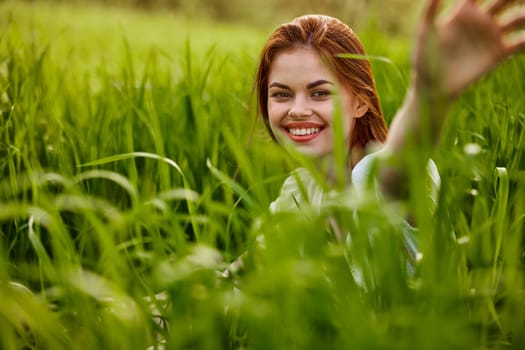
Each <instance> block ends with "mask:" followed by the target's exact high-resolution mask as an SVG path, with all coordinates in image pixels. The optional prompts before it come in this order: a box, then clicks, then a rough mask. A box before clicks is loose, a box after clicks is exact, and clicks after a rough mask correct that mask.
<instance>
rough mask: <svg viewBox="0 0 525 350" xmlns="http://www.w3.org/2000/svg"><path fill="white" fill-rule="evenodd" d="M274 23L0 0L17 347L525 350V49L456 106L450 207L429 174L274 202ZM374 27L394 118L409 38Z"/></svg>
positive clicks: (6, 255) (449, 129)
mask: <svg viewBox="0 0 525 350" xmlns="http://www.w3.org/2000/svg"><path fill="white" fill-rule="evenodd" d="M174 3H175V2H174ZM177 3H178V2H177ZM210 3H211V2H210ZM232 3H239V4H240V3H241V2H239V1H233V2H232ZM270 3H272V4H273V3H274V2H270ZM311 3H312V4H313V2H308V6H314V5H312V4H311ZM327 3H332V2H327ZM333 3H336V2H335V1H334V2H333ZM356 3H357V2H356ZM181 4H182V2H181ZM185 4H187V5H188V4H189V2H187V3H185ZM305 6H306V5H305ZM310 10H311V11H310ZM315 10H316V9H315V8H313V7H312V8H311V9H310V8H309V9H308V11H307V12H314V11H315ZM319 11H321V8H319ZM319 11H315V12H319ZM414 11H415V10H414ZM196 18H199V19H196ZM348 21H349V23H350V24H351V25H352V23H353V22H351V19H348ZM274 24H275V23H273V22H272V21H269V22H267V23H266V24H261V25H260V26H254V25H248V24H246V23H236V24H234V23H227V22H226V21H220V22H210V21H209V19H204V18H200V17H199V16H193V17H188V16H187V15H185V14H184V11H181V12H177V11H175V12H172V11H165V10H161V11H152V10H150V12H143V11H137V10H133V9H129V8H127V9H120V10H119V9H118V8H116V7H101V6H98V5H97V6H88V5H86V3H85V2H84V3H80V2H75V3H74V4H67V3H66V2H54V3H39V2H32V3H28V2H14V1H8V2H0V29H1V30H0V32H1V34H0V349H155V348H166V349H221V348H224V349H320V348H322V349H331V348H334V349H336V348H337V349H348V348H351V349H365V348H366V349H523V348H525V275H524V262H525V255H524V249H523V248H524V237H525V226H524V219H525V153H524V152H525V132H524V126H525V99H524V98H523V96H525V83H524V80H523V76H524V73H525V72H524V70H525V68H524V67H525V64H524V63H525V60H524V58H523V57H516V58H514V59H512V60H511V61H509V62H508V63H506V64H505V65H504V66H502V67H501V68H499V69H498V70H497V71H496V72H495V73H494V74H492V75H490V76H489V77H487V78H486V79H484V80H483V81H481V82H480V83H479V84H477V85H476V86H474V87H473V88H472V89H471V90H469V91H468V92H467V93H466V94H465V95H464V96H463V97H462V98H461V100H460V101H458V103H457V104H456V105H455V107H454V111H453V112H452V113H451V114H452V115H451V118H450V120H449V122H448V124H447V126H446V130H445V133H444V136H443V139H442V142H441V145H440V147H439V149H438V150H437V151H436V153H435V154H433V156H432V158H433V159H434V160H435V161H436V163H437V164H438V167H439V169H440V174H441V178H442V186H441V188H440V191H439V196H438V197H439V201H438V204H437V209H436V212H435V214H434V216H430V214H429V213H428V211H427V210H426V209H427V208H426V205H425V203H426V202H425V200H426V198H425V197H426V196H425V195H424V193H422V192H423V191H418V190H417V189H418V188H419V187H418V186H420V185H421V184H420V182H419V181H413V184H412V185H411V186H413V191H412V193H414V194H413V196H412V197H411V198H410V200H409V201H407V202H406V203H391V204H388V205H387V204H384V203H377V202H376V201H374V200H372V199H371V198H367V197H366V196H365V197H364V198H348V196H345V193H341V194H340V195H341V197H340V198H339V200H338V201H334V202H333V203H327V204H326V205H325V206H324V207H323V208H322V209H321V210H320V211H319V212H309V211H304V212H301V213H297V214H282V215H269V213H268V205H269V203H270V202H271V201H272V200H273V199H274V198H275V197H276V195H277V193H278V190H279V187H280V185H281V183H282V181H283V179H284V178H285V177H286V175H287V173H288V172H289V171H290V169H291V168H292V166H294V165H295V161H293V160H290V159H289V157H287V156H286V155H283V152H282V150H280V149H279V148H278V147H277V146H275V145H274V144H273V143H272V142H271V140H269V139H268V137H266V135H265V131H264V130H263V126H262V124H261V123H259V122H258V121H256V111H255V109H256V108H255V104H254V100H253V94H252V87H253V82H254V71H255V65H256V62H257V58H258V54H259V50H260V49H261V47H262V43H263V41H264V39H265V37H266V36H267V35H268V33H269V32H270V30H271V29H272V28H273V25H274ZM358 27H359V28H360V30H359V35H360V37H361V38H362V40H363V42H364V43H365V45H366V46H367V48H368V51H369V53H370V54H371V55H375V56H383V57H387V58H388V59H389V60H390V61H391V62H393V63H391V64H388V63H385V62H383V61H374V62H373V67H374V71H375V75H376V79H377V84H378V88H379V92H380V96H381V98H382V104H383V109H384V111H385V114H386V115H387V119H388V120H390V118H391V116H392V115H393V114H394V112H395V110H396V108H397V106H399V104H400V103H401V100H402V98H403V94H404V92H405V89H406V80H407V78H406V77H407V61H408V58H407V57H408V54H409V47H410V46H409V39H408V38H409V37H408V36H403V35H400V36H393V35H391V32H388V31H386V32H385V31H384V29H383V28H382V27H381V26H378V25H377V23H376V25H374V24H367V23H363V24H360V25H359V26H358ZM413 156H414V157H417V156H418V155H417V152H414V154H413ZM414 159H416V158H414ZM405 210H407V211H410V212H412V213H414V215H415V219H416V221H417V222H418V223H419V225H418V227H419V229H418V233H417V234H418V240H419V242H420V248H421V251H422V256H421V257H419V258H420V261H419V264H418V266H417V268H416V271H415V272H411V271H408V270H407V267H406V266H405V265H404V264H402V263H400V260H399V254H400V252H401V251H402V250H403V247H402V238H401V233H400V232H399V231H400V230H399V226H398V225H397V223H396V222H395V220H394V219H393V218H394V217H396V215H392V213H398V214H399V213H403V212H404V211H405ZM328 218H336V219H337V220H338V221H339V223H340V225H341V227H342V228H343V229H345V230H348V231H349V232H351V233H352V245H351V246H350V245H347V244H345V243H343V242H338V241H336V240H334V239H331V238H330V237H331V236H330V232H329V229H327V225H326V222H327V220H328ZM356 218H359V220H356ZM372 233H373V234H372ZM372 235H373V237H374V239H370V237H372ZM261 237H264V240H262V239H261ZM241 255H242V256H243V257H244V259H243V260H242V264H241V263H240V261H237V260H236V259H237V258H238V257H239V256H241ZM232 262H234V263H233V264H231V263H232ZM355 266H359V267H360V271H361V273H362V275H361V280H362V281H363V282H364V283H361V284H359V283H356V279H355V278H354V276H355V275H356V272H355ZM363 284H364V286H363Z"/></svg>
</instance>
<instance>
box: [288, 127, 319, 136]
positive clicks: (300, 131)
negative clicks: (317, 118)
mask: <svg viewBox="0 0 525 350" xmlns="http://www.w3.org/2000/svg"><path fill="white" fill-rule="evenodd" d="M319 131H321V128H297V129H295V128H294V129H292V128H290V129H288V132H289V133H290V134H292V135H294V136H305V135H311V134H317V133H318V132H319Z"/></svg>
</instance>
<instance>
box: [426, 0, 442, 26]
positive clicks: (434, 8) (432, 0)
mask: <svg viewBox="0 0 525 350" xmlns="http://www.w3.org/2000/svg"><path fill="white" fill-rule="evenodd" d="M440 2H441V1H440V0H429V1H428V3H427V8H426V10H425V16H424V19H425V22H427V23H431V22H433V21H434V20H435V19H436V16H437V13H438V9H439V3H440Z"/></svg>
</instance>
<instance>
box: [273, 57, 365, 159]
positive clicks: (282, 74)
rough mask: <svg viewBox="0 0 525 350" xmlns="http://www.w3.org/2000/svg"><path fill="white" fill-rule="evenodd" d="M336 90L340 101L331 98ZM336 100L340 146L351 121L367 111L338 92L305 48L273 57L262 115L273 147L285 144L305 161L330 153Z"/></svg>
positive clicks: (333, 78)
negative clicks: (265, 109) (307, 157)
mask: <svg viewBox="0 0 525 350" xmlns="http://www.w3.org/2000/svg"><path fill="white" fill-rule="evenodd" d="M339 91H341V93H342V94H341V97H340V99H337V98H336V95H337V94H338V93H339ZM336 101H341V103H342V106H341V107H342V108H341V115H342V118H343V120H342V126H343V128H342V131H343V136H344V140H345V144H346V145H350V135H351V132H352V128H353V126H354V119H355V118H359V117H361V116H363V115H364V114H365V112H366V111H367V110H368V106H367V104H366V103H364V102H363V101H361V100H359V99H358V98H357V97H356V96H355V95H354V94H353V93H351V92H350V91H348V90H347V89H344V88H341V89H340V87H339V84H338V81H337V78H336V76H335V75H334V73H332V71H331V70H330V69H329V68H328V66H327V65H326V64H325V63H323V61H322V59H321V57H320V56H319V54H318V53H317V52H316V51H314V50H312V49H310V48H304V47H300V48H291V49H287V50H284V51H282V52H280V53H278V54H277V55H276V56H275V58H274V61H273V62H272V64H271V66H270V74H269V77H268V116H269V121H270V127H271V130H272V132H273V133H274V135H275V137H276V138H277V140H278V141H279V142H281V143H282V142H283V140H286V139H288V140H289V141H291V142H292V143H293V144H294V145H295V146H296V147H297V149H298V150H299V152H301V153H303V154H306V155H310V156H315V157H318V156H325V155H328V154H331V153H332V150H333V146H334V141H333V135H334V122H335V120H334V117H335V116H334V114H335V113H334V112H335V110H336V108H335V106H334V105H335V103H336Z"/></svg>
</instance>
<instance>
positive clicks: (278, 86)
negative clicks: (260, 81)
mask: <svg viewBox="0 0 525 350" xmlns="http://www.w3.org/2000/svg"><path fill="white" fill-rule="evenodd" d="M323 84H331V85H334V83H333V82H331V81H329V80H323V79H321V80H316V81H314V82H311V83H309V84H308V85H306V88H307V89H312V88H314V87H317V86H319V85H323ZM272 87H277V88H281V89H290V87H289V86H288V85H285V84H281V83H277V82H274V83H271V84H270V85H269V86H268V88H272Z"/></svg>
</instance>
